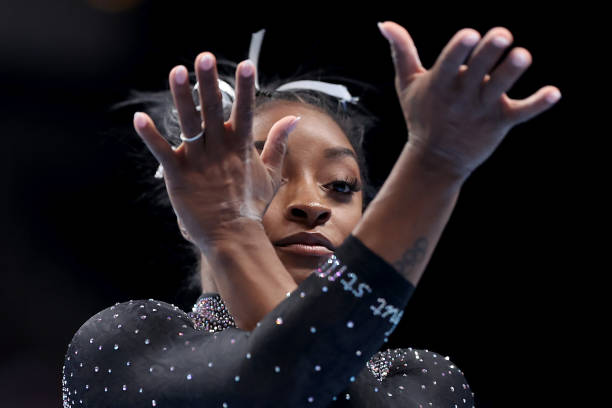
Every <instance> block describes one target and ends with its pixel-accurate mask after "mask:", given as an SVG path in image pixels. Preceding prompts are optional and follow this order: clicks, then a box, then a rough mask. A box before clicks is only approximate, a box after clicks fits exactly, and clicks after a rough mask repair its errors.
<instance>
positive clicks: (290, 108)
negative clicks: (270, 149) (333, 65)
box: [253, 101, 353, 150]
mask: <svg viewBox="0 0 612 408" xmlns="http://www.w3.org/2000/svg"><path fill="white" fill-rule="evenodd" d="M289 115H295V116H301V119H300V121H299V122H298V125H297V127H296V128H295V130H294V131H293V132H291V136H290V137H289V142H288V148H289V149H291V147H290V146H291V145H296V146H295V147H298V146H299V145H304V146H308V145H311V146H312V147H315V146H343V147H347V148H349V149H350V150H353V148H352V146H351V143H350V142H349V140H348V138H347V137H346V135H345V133H344V131H343V130H342V128H340V126H339V125H338V124H337V123H336V122H335V121H334V120H333V119H332V118H331V117H330V116H329V115H327V114H326V113H323V112H321V111H319V110H318V109H316V108H314V107H311V106H309V105H307V104H304V103H300V102H293V101H275V102H271V103H268V104H266V105H264V106H262V107H261V110H259V111H258V112H256V114H255V116H254V118H253V140H254V141H263V140H266V138H267V136H268V132H269V131H270V128H272V125H274V123H276V122H277V121H279V120H280V119H282V118H284V117H285V116H289ZM313 143H314V145H312V144H313Z"/></svg>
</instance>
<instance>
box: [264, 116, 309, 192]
mask: <svg viewBox="0 0 612 408" xmlns="http://www.w3.org/2000/svg"><path fill="white" fill-rule="evenodd" d="M299 120H300V116H286V117H284V118H282V119H281V120H279V121H278V122H276V123H275V124H274V125H272V128H270V131H269V132H268V137H267V139H266V143H265V144H264V148H263V151H262V152H261V156H260V158H261V161H262V162H263V163H264V165H265V166H266V168H267V169H268V172H269V173H270V174H271V176H272V179H273V180H274V185H275V189H276V188H277V187H276V186H279V185H280V180H281V176H282V171H283V161H284V158H285V152H286V151H287V138H288V137H289V134H290V133H291V132H292V131H293V130H294V129H295V127H296V125H297V124H298V122H299Z"/></svg>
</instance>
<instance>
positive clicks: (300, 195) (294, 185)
mask: <svg viewBox="0 0 612 408" xmlns="http://www.w3.org/2000/svg"><path fill="white" fill-rule="evenodd" d="M286 187H287V189H286V190H285V194H286V195H285V197H284V200H283V201H285V200H286V201H285V203H287V204H286V205H287V206H286V207H285V217H286V218H287V219H288V220H290V221H294V222H298V223H305V224H307V225H308V226H312V227H314V226H316V225H320V224H324V223H326V222H327V220H329V218H330V217H331V208H329V207H328V206H326V205H325V204H323V203H322V200H321V198H322V197H321V190H320V188H319V186H318V185H317V183H316V182H315V181H313V180H310V181H305V180H303V179H301V180H293V181H292V182H289V185H287V186H286Z"/></svg>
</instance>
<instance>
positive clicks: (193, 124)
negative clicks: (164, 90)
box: [170, 65, 202, 137]
mask: <svg viewBox="0 0 612 408" xmlns="http://www.w3.org/2000/svg"><path fill="white" fill-rule="evenodd" d="M188 79H189V74H188V72H187V68H185V67H184V66H182V65H179V66H178V67H175V68H174V69H173V70H172V71H170V90H171V91H172V98H173V99H174V106H176V110H177V113H178V118H179V124H180V126H181V133H183V135H185V137H194V136H196V135H197V134H198V133H200V132H201V131H202V119H201V118H200V113H199V112H198V111H197V110H196V108H195V104H194V103H193V97H192V94H191V87H190V86H189V80H188Z"/></svg>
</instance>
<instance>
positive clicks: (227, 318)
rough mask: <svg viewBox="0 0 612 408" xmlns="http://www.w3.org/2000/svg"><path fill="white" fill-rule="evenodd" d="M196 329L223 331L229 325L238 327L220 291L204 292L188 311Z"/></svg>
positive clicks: (211, 331) (212, 331)
mask: <svg viewBox="0 0 612 408" xmlns="http://www.w3.org/2000/svg"><path fill="white" fill-rule="evenodd" d="M187 315H188V316H189V318H191V320H192V322H193V327H194V329H196V330H202V331H205V332H209V333H215V332H219V331H223V330H225V329H227V328H228V327H236V323H235V322H234V318H233V317H232V315H231V314H230V313H229V311H228V310H227V308H226V307H225V303H223V299H221V295H219V294H218V293H203V294H202V295H200V297H199V298H198V300H197V301H196V303H195V304H194V305H193V308H192V309H191V312H189V313H187Z"/></svg>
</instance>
